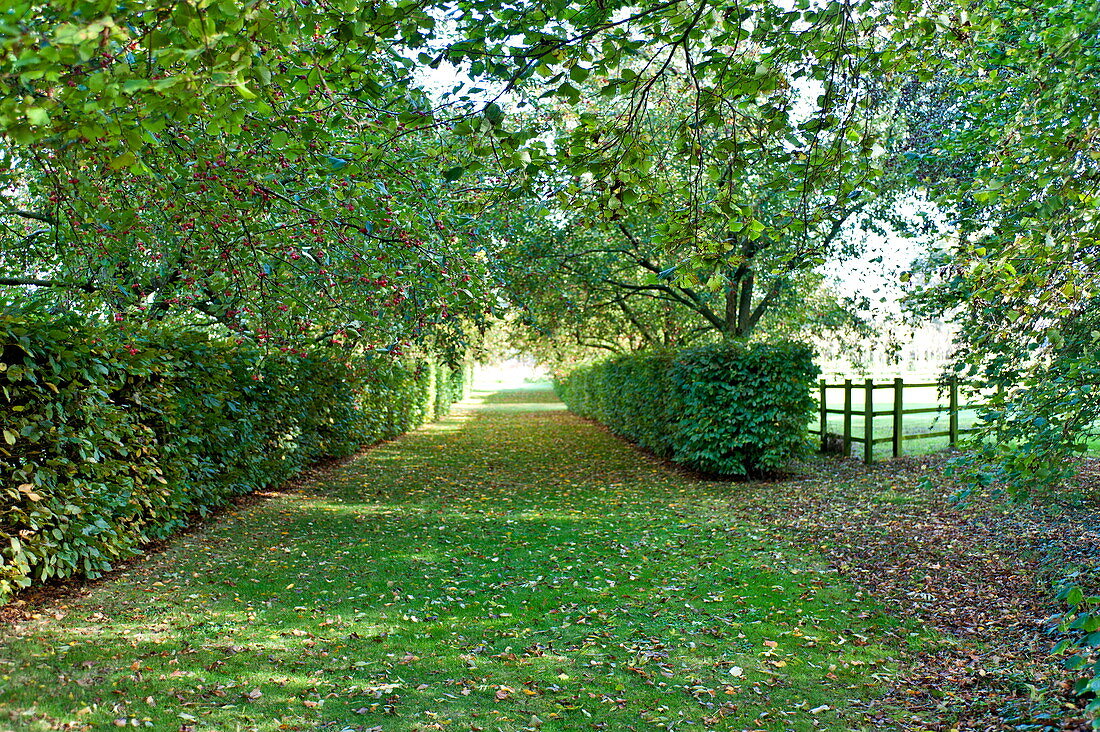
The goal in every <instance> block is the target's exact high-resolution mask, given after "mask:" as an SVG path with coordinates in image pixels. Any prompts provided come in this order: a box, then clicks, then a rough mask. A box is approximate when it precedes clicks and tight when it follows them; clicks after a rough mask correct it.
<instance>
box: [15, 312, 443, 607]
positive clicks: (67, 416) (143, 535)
mask: <svg viewBox="0 0 1100 732" xmlns="http://www.w3.org/2000/svg"><path fill="white" fill-rule="evenodd" d="M111 335H112V334H110V333H109V332H107V331H106V330H105V329H103V328H97V327H94V326H90V325H88V324H87V323H84V322H82V321H81V320H79V319H78V318H76V317H68V318H66V317H62V318H55V319H52V320H51V321H50V322H48V323H46V322H42V321H36V320H33V319H28V318H26V317H23V316H21V315H19V314H14V315H13V314H10V313H9V314H0V346H2V351H0V491H2V494H0V495H2V499H0V511H2V512H0V599H2V598H3V597H4V596H6V595H8V594H10V593H11V592H12V591H14V590H16V589H18V588H21V587H27V586H29V585H31V584H32V583H35V582H40V581H44V580H48V579H51V578H60V577H67V576H71V575H85V576H88V577H95V576H97V575H98V574H100V573H102V572H104V571H106V570H108V569H110V568H111V566H112V563H113V562H115V561H116V560H118V559H120V558H124V557H127V556H131V555H133V554H135V553H137V551H138V549H139V547H140V546H141V545H142V544H144V543H146V542H149V541H151V540H155V539H161V538H164V537H166V536H168V535H169V534H171V533H172V532H173V531H175V530H177V529H179V528H180V527H182V526H184V525H186V524H187V523H188V522H189V521H190V520H191V519H192V518H193V517H194V516H195V515H196V514H198V515H203V514H206V513H208V512H209V511H211V510H212V509H214V508H216V507H218V506H221V505H224V504H225V503H226V502H227V501H228V500H229V499H230V498H231V497H233V496H237V495H242V494H245V493H250V492H252V491H255V490H258V489H262V488H265V487H269V486H274V485H278V484H280V483H282V482H284V481H286V480H287V479H288V478H290V477H292V476H294V475H295V474H296V473H298V472H299V471H300V470H301V469H302V468H304V467H306V466H307V465H309V464H311V463H313V462H316V461H317V460H319V459H322V458H326V457H341V456H346V455H349V454H351V453H352V452H354V451H355V450H356V449H358V448H359V447H360V446H362V445H367V444H372V443H375V442H378V441H380V440H384V439H387V438H390V437H394V436H396V435H398V434H401V433H402V432H405V431H407V430H409V429H411V428H413V427H415V426H417V425H419V424H421V423H423V422H424V421H427V420H430V419H432V418H433V417H435V416H437V415H442V414H444V413H446V411H447V410H448V409H449V408H450V405H451V403H452V402H453V401H455V400H456V399H459V398H461V397H462V394H463V376H464V373H465V372H464V370H463V369H461V368H458V369H451V368H449V367H447V366H438V365H437V364H434V363H432V362H430V361H426V360H419V361H417V360H411V359H405V360H395V359H391V358H390V357H386V356H383V357H378V358H374V359H369V360H367V359H363V360H360V361H355V362H349V361H344V360H339V359H335V358H325V357H322V356H293V355H285V354H282V353H279V352H278V351H276V352H275V353H276V354H277V355H273V354H272V353H270V352H267V351H262V350H260V349H258V348H254V347H248V346H240V345H233V346H230V345H227V344H223V343H219V342H216V341H212V340H210V339H208V338H206V337H204V336H202V335H187V334H181V333H179V332H145V333H140V334H135V333H131V334H128V341H127V343H126V345H125V346H124V347H119V346H118V345H108V344H111V343H117V340H118V339H117V333H116V334H115V337H111Z"/></svg>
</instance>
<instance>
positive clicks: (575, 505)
mask: <svg viewBox="0 0 1100 732" xmlns="http://www.w3.org/2000/svg"><path fill="white" fill-rule="evenodd" d="M745 489H746V486H744V485H739V484H735V483H728V482H718V481H702V480H698V479H695V478H692V477H689V476H686V475H684V474H682V473H679V472H675V471H673V470H670V469H667V468H665V467H664V466H662V465H661V464H659V463H658V462H657V461H655V460H652V459H650V458H648V457H646V456H643V455H641V454H639V453H638V452H636V451H634V450H633V449H631V448H630V447H629V446H627V445H625V444H624V443H622V442H621V441H619V440H617V439H615V438H613V437H611V436H610V435H608V434H606V433H605V432H604V431H602V430H600V429H598V428H597V427H595V426H593V425H591V424H588V423H585V422H583V421H581V420H578V419H576V418H575V417H573V416H572V415H569V414H568V413H566V412H564V411H562V409H561V406H560V404H558V403H557V402H556V400H555V399H554V398H553V396H552V395H551V394H549V392H546V391H532V390H524V391H514V392H507V393H502V394H495V395H488V398H486V399H485V404H484V405H483V406H482V407H480V408H479V409H477V410H475V411H473V412H471V413H469V414H466V415H463V416H459V417H451V418H448V419H446V420H444V421H442V422H440V423H437V424H435V425H431V426H428V427H426V428H423V429H421V430H419V431H418V432H416V433H415V434H412V435H409V436H407V437H405V438H403V439H400V440H397V441H395V442H391V443H388V444H385V445H382V446H379V447H377V448H375V449H373V450H371V451H369V452H367V453H365V454H364V455H363V456H362V457H361V458H360V459H358V460H356V461H355V462H352V463H350V464H348V465H346V466H344V467H342V468H339V469H336V470H334V471H331V472H329V473H327V474H326V475H325V476H324V477H323V478H322V479H321V480H319V481H318V482H316V483H314V484H310V485H307V486H306V487H305V488H304V489H303V490H301V491H299V492H297V493H293V494H289V495H283V496H279V497H276V498H274V499H271V500H266V501H261V502H259V503H256V504H254V505H252V506H250V507H247V508H243V509H241V510H239V511H237V512H229V513H226V514H223V515H222V516H220V517H218V518H217V519H216V520H213V521H210V522H209V523H207V524H206V525H204V526H203V527H202V528H201V529H199V530H197V531H195V532H192V533H190V534H187V535H185V536H183V537H181V538H179V539H178V540H176V541H174V542H172V543H171V544H170V546H169V547H168V548H167V549H166V550H165V551H164V552H163V553H161V554H159V555H156V556H153V557H151V558H149V559H147V560H146V561H144V562H142V563H140V564H139V565H137V566H135V567H133V568H131V569H130V570H128V571H126V572H123V573H120V574H119V575H117V576H116V577H114V578H112V579H110V580H108V581H105V582H102V583H99V584H97V585H95V586H94V587H92V588H91V590H90V592H89V593H87V595H86V596H85V597H82V598H80V599H71V600H68V601H65V603H64V604H59V605H57V606H56V607H47V608H45V609H44V610H43V611H42V613H41V616H40V617H39V618H38V619H36V620H34V621H31V622H29V623H26V624H23V625H21V626H18V627H17V628H16V629H15V630H14V632H9V633H7V634H6V637H5V638H4V639H3V640H2V641H0V728H5V729H6V728H9V727H10V728H12V729H16V730H24V729H26V730H44V729H90V730H100V729H109V728H113V726H115V725H116V724H117V725H127V726H131V727H133V726H137V727H141V728H147V729H156V730H173V731H176V730H196V731H197V730H222V731H227V732H228V731H229V730H316V729H331V730H374V731H375V732H377V731H378V730H385V731H386V732H390V731H397V730H431V729H453V730H478V729H484V730H522V729H542V730H577V729H582V728H583V729H591V728H595V729H608V730H630V729H676V730H682V729H705V728H713V729H726V730H812V729H831V730H840V729H844V730H858V729H863V728H864V726H863V725H864V723H863V722H861V721H859V720H860V719H862V718H863V717H862V715H861V714H860V712H861V711H866V710H867V709H868V708H870V707H872V706H874V705H875V704H876V699H878V698H879V696H880V695H881V694H882V693H883V692H884V691H885V689H886V688H887V687H888V685H889V682H890V679H891V677H892V676H893V675H894V674H895V671H896V662H895V660H894V659H897V658H899V657H900V656H901V655H903V654H904V653H905V652H906V650H907V648H908V646H909V644H914V645H918V644H921V643H924V642H925V641H926V640H927V639H926V638H925V637H924V635H923V634H922V633H920V632H918V631H917V630H915V629H914V628H912V627H910V626H907V625H905V624H903V623H901V622H900V621H898V620H896V619H894V618H892V617H890V616H888V615H886V614H884V613H883V612H881V611H880V609H879V608H877V607H876V606H875V604H874V603H873V602H872V601H870V600H869V599H868V598H866V597H864V596H861V595H860V594H859V593H856V592H855V591H854V590H853V589H852V588H851V586H849V585H848V584H846V583H845V582H844V581H843V580H841V579H840V578H839V577H838V576H837V575H836V574H835V572H833V571H831V570H830V569H828V568H827V566H826V564H825V562H824V561H823V560H822V559H821V557H819V556H818V555H816V554H815V553H814V551H813V548H812V547H810V548H797V552H796V551H795V550H793V549H792V547H790V546H789V545H785V544H776V543H775V540H774V539H770V538H768V537H767V536H765V535H763V534H762V533H758V532H757V531H756V530H755V529H754V527H753V525H752V524H751V522H746V521H745V520H744V519H734V518H731V511H730V507H731V505H733V504H735V503H736V502H737V501H738V495H739V493H740V492H741V491H743V490H745ZM875 711H876V712H879V713H881V712H883V711H884V710H883V709H881V708H880V707H876V708H875ZM887 711H888V710H887ZM872 727H873V728H875V729H883V727H882V726H881V724H880V723H876V724H874V725H872V726H868V727H867V728H868V729H871V728H872Z"/></svg>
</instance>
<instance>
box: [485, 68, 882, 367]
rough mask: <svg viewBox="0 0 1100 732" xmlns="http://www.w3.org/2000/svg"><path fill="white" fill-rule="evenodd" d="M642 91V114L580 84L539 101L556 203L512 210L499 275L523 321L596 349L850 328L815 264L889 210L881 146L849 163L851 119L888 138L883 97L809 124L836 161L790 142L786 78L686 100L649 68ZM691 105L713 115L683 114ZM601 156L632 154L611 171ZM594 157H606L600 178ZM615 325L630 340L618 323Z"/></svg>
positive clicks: (796, 103)
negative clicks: (630, 166) (818, 160)
mask: <svg viewBox="0 0 1100 732" xmlns="http://www.w3.org/2000/svg"><path fill="white" fill-rule="evenodd" d="M851 91H852V93H853V94H866V95H867V96H868V97H870V96H871V94H872V92H873V90H868V89H863V88H856V89H853V90H851ZM650 93H651V94H652V97H653V98H652V99H651V100H650V101H648V102H647V103H646V106H645V108H644V110H640V109H638V108H637V107H633V108H632V107H631V106H630V104H631V102H630V101H629V100H621V99H618V98H616V97H611V98H608V97H607V96H606V95H602V94H600V93H599V90H591V89H589V88H588V87H584V93H583V94H582V96H581V98H580V100H579V101H577V102H575V103H571V104H568V105H561V104H559V105H556V106H555V107H553V108H552V111H553V112H554V113H555V114H554V116H553V117H552V120H551V123H552V124H551V126H550V129H551V130H553V132H554V134H555V136H556V137H555V139H554V142H553V143H552V144H551V145H550V147H551V149H554V150H558V151H561V152H560V155H561V156H562V157H563V165H565V166H566V167H569V166H572V169H573V175H572V176H565V175H562V176H559V177H556V178H555V177H548V178H547V181H546V183H545V185H546V186H547V187H548V188H552V189H556V190H557V191H558V192H559V197H558V199H557V201H558V203H556V204H550V205H549V208H548V209H547V208H543V214H544V215H543V217H542V219H541V220H539V219H533V217H532V215H531V214H530V211H531V210H533V209H535V208H538V207H537V206H535V205H531V206H528V207H526V208H518V209H515V210H514V211H513V212H512V215H511V216H510V219H509V221H508V223H507V225H505V226H504V227H503V231H504V232H505V233H504V234H502V249H503V250H504V251H503V252H502V254H501V257H502V258H506V259H507V261H508V262H509V263H510V264H509V266H510V268H511V270H512V271H513V273H512V276H511V278H510V286H509V287H507V288H506V289H508V290H509V291H510V292H511V293H512V295H513V297H514V298H516V299H517V301H518V302H519V303H521V304H522V305H523V306H524V307H525V308H527V311H528V319H529V320H533V322H534V324H535V325H536V327H537V328H541V329H542V330H543V332H544V333H546V334H548V335H551V336H553V335H556V334H559V333H561V332H563V331H566V332H570V333H571V337H570V340H574V341H576V342H577V343H589V344H591V345H595V347H597V348H603V349H608V350H610V349H618V348H623V347H627V348H629V347H632V346H634V345H637V344H642V345H647V346H650V347H652V346H665V347H668V346H672V345H684V344H687V343H690V342H691V341H693V340H695V339H698V338H700V337H709V336H717V337H723V338H732V339H744V338H749V337H751V336H752V335H753V334H754V333H755V332H756V331H757V330H758V328H760V327H761V326H766V330H767V331H768V332H770V333H772V334H773V335H774V334H776V333H777V332H779V331H783V330H786V331H787V332H791V331H794V332H804V330H805V328H806V327H808V326H812V327H816V328H821V327H827V328H840V329H843V328H844V327H848V326H852V325H854V324H855V322H856V321H855V319H854V318H853V317H852V315H851V314H850V313H845V311H844V308H843V307H842V306H841V304H840V303H838V302H837V301H836V299H835V298H829V297H828V296H827V295H826V294H825V291H824V289H823V285H822V277H821V276H820V275H819V274H817V273H816V272H815V269H816V268H817V267H818V266H819V265H820V264H822V263H823V262H825V261H826V260H827V259H830V258H835V257H844V256H853V255H854V254H855V253H857V252H858V251H859V248H860V247H859V243H858V241H857V239H858V237H857V236H853V234H854V233H856V231H857V228H858V225H859V224H863V225H867V224H868V223H869V222H870V220H871V218H872V217H875V216H878V217H884V216H885V215H886V214H887V213H888V212H889V207H890V205H891V201H892V199H891V198H890V197H889V195H886V194H887V192H892V189H891V188H890V186H891V185H896V184H897V182H898V179H897V177H896V176H894V175H893V172H892V171H891V170H890V166H889V165H888V161H889V160H890V158H889V156H888V152H887V148H882V149H876V150H873V151H872V153H869V154H868V157H867V158H864V159H862V160H861V161H859V156H858V153H857V151H855V150H852V149H849V148H848V145H849V144H850V140H851V139H853V138H854V139H856V140H862V138H860V136H859V135H858V134H856V132H855V130H857V129H859V130H865V129H879V128H881V130H882V131H881V132H879V133H876V134H877V135H878V137H877V138H876V139H880V140H882V142H883V143H886V144H888V143H889V129H888V127H889V125H890V122H891V117H890V115H891V109H892V108H891V105H890V100H889V99H888V98H887V97H886V96H885V95H881V94H878V100H877V101H876V102H875V103H874V104H872V103H871V101H870V100H868V101H867V103H866V104H865V105H864V106H863V107H862V108H861V110H860V112H859V113H858V114H857V113H856V112H855V111H853V112H852V116H851V118H850V119H849V120H848V123H847V127H846V128H845V129H844V130H841V131H840V132H839V133H821V134H822V136H823V139H827V140H828V145H829V146H831V147H832V148H833V151H834V155H835V157H834V158H833V160H834V162H837V163H838V167H836V168H835V169H826V166H825V164H824V163H822V168H821V169H816V168H814V169H808V168H807V167H806V165H805V155H804V154H803V153H801V152H800V151H799V149H798V148H797V147H794V146H793V143H792V141H797V140H798V139H799V136H800V135H801V134H804V130H803V129H802V124H803V122H804V120H803V119H802V118H801V117H799V116H798V110H799V107H800V105H802V104H803V103H804V102H805V101H806V94H805V90H800V89H798V88H795V86H794V85H793V84H792V82H791V79H788V78H786V77H783V76H780V77H779V78H778V79H777V80H773V82H772V86H771V87H770V91H768V92H767V93H763V92H758V93H757V94H756V96H755V97H754V98H752V99H751V100H739V101H738V103H737V104H736V106H734V105H733V104H732V103H730V100H725V99H722V98H719V97H718V96H717V95H712V96H710V97H705V98H703V97H700V96H699V93H698V90H696V89H695V88H694V87H693V85H692V84H691V83H690V82H688V81H685V80H684V79H683V78H682V76H681V75H679V74H676V75H669V76H668V77H666V78H655V79H652V80H651V81H650ZM874 93H876V94H877V92H874ZM700 104H705V105H709V106H707V109H711V111H712V112H713V114H712V115H711V116H710V117H709V118H708V119H707V120H706V121H705V122H698V123H696V122H693V121H692V120H693V119H696V118H700V117H701V116H702V115H704V114H705V112H704V111H701V110H700V109H698V105H700ZM685 110H686V111H685ZM693 115H694V116H693ZM693 128H694V129H693ZM704 128H705V129H704ZM700 129H702V130H703V132H702V133H700V132H699V130H700ZM834 134H842V135H847V138H848V139H849V142H845V141H843V140H836V139H833V135H834ZM604 139H608V140H614V141H616V142H615V145H616V147H615V148H614V152H613V153H610V152H605V153H604V155H603V157H601V155H600V154H599V153H598V152H596V153H594V152H590V151H591V150H592V149H593V146H594V143H595V142H597V141H599V140H604ZM737 140H749V141H751V145H752V146H753V153H754V154H753V155H752V156H751V157H747V158H745V159H740V160H739V159H738V158H737V157H736V155H731V154H730V152H731V150H736V149H739V146H741V145H748V144H750V143H748V142H745V143H737V144H736V145H732V146H731V141H737ZM822 144H825V143H822ZM609 156H610V158H614V157H615V156H619V157H625V156H634V157H635V159H637V160H639V161H642V163H641V166H640V168H639V169H638V170H635V171H629V170H622V169H620V168H615V167H614V165H615V162H614V159H608V158H609ZM576 158H583V160H582V161H581V162H579V163H578V162H576ZM845 160H848V161H849V164H843V163H842V161H845ZM596 165H601V166H606V167H604V168H603V170H604V172H605V176H604V177H603V178H596V175H595V173H593V172H591V170H592V168H593V166H596ZM805 175H812V179H811V180H806V179H804V178H802V177H800V176H805ZM627 181H629V182H627ZM746 221H747V222H748V223H747V224H746ZM517 272H518V273H526V275H527V276H521V275H519V274H517ZM535 310H537V311H539V312H538V314H537V315H536V314H535V312H534V311H535ZM563 326H564V327H563ZM586 330H587V332H585V331H586ZM624 332H629V333H631V334H632V335H631V337H629V338H623V337H621V335H616V334H622V333H624Z"/></svg>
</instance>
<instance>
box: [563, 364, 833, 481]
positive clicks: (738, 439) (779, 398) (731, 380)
mask: <svg viewBox="0 0 1100 732" xmlns="http://www.w3.org/2000/svg"><path fill="white" fill-rule="evenodd" d="M818 373H819V371H818V368H817V366H815V365H814V362H813V351H812V350H811V349H810V348H809V347H808V346H805V345H802V344H798V343H777V344H762V343H761V344H748V345H746V344H714V345H708V346H703V347H699V348H691V349H687V350H683V351H680V352H677V353H656V354H654V353H640V354H631V355H627V356H620V357H618V358H613V359H611V360H607V361H601V362H599V363H596V364H592V365H588V366H582V367H580V368H577V369H574V370H572V371H570V372H569V373H567V374H565V375H563V376H559V377H558V378H557V379H556V380H555V388H556V389H557V392H558V395H559V396H560V397H561V399H562V401H564V402H565V404H566V406H568V407H569V409H570V410H572V411H573V412H575V413H577V414H579V415H581V416H583V417H588V418H590V419H595V420H597V421H598V422H602V423H603V424H605V425H607V426H608V427H609V428H610V429H611V430H612V431H613V432H615V433H617V434H619V435H622V436H623V437H625V438H627V439H629V440H631V441H633V442H636V443H637V444H639V445H641V446H642V447H644V448H646V449H648V450H650V451H652V452H654V453H656V454H658V455H661V456H662V457H668V458H671V459H672V460H674V461H675V462H678V463H681V464H683V465H687V466H689V467H692V468H695V469H698V470H702V471H705V472H708V473H713V474H716V475H724V476H745V475H758V474H764V473H770V472H774V471H778V470H782V469H783V468H784V467H785V466H786V465H787V464H788V463H789V462H790V461H791V460H792V459H793V458H795V457H797V456H798V455H799V454H800V453H801V451H802V450H803V449H804V447H805V446H806V444H807V434H806V429H807V425H808V424H809V421H810V419H811V417H812V415H813V413H814V400H813V396H812V387H813V383H814V379H815V378H816V377H817V375H818Z"/></svg>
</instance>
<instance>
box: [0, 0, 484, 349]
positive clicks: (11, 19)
mask: <svg viewBox="0 0 1100 732" xmlns="http://www.w3.org/2000/svg"><path fill="white" fill-rule="evenodd" d="M430 10H431V7H430V6H429V5H427V4H423V5H405V6H403V7H402V8H401V9H398V8H388V7H385V6H382V7H373V6H372V7H362V8H360V7H358V6H347V7H335V6H328V5H325V6H321V5H306V6H303V5H301V4H300V3H296V2H274V3H269V2H268V3H245V4H240V3H222V4H215V5H208V4H206V3H197V2H182V3H177V4H176V5H175V6H173V9H172V10H171V11H170V12H168V11H165V10H163V9H162V6H160V5H157V4H150V3H142V2H138V3H130V4H128V5H127V6H125V7H124V8H120V7H119V6H117V4H115V3H107V2H96V1H90V2H53V3H33V2H30V3H23V4H19V5H16V6H13V7H10V8H8V9H7V10H6V11H5V13H4V15H3V16H2V17H3V21H4V22H3V23H2V24H0V46H2V47H3V49H4V51H5V53H4V54H3V55H0V77H2V78H3V79H4V82H5V83H6V84H7V86H8V87H9V88H11V89H13V90H17V91H18V93H16V94H10V95H6V96H5V97H4V99H3V100H2V101H0V135H2V136H3V138H2V139H3V143H2V145H3V146H2V149H3V155H4V164H3V168H2V175H3V181H2V183H3V185H2V186H0V190H2V191H3V193H2V194H0V196H2V198H3V200H2V201H0V226H2V229H0V285H2V286H5V287H6V288H7V293H8V298H9V299H16V300H25V299H27V298H28V297H39V298H46V299H48V300H50V301H51V302H54V303H56V306H57V307H71V306H79V307H80V308H81V309H84V310H88V311H91V312H98V313H100V314H102V315H103V316H104V317H111V318H113V319H116V320H119V321H123V322H125V321H130V320H133V319H142V318H156V319H165V318H178V319H180V320H181V322H186V323H190V324H201V325H206V326H208V325H211V324H214V325H216V327H222V328H225V329H228V330H229V331H231V332H235V333H237V334H238V335H239V336H241V337H249V338H253V339H257V340H261V341H264V340H270V339H272V338H277V339H278V340H280V341H283V342H285V343H287V344H294V343H301V342H303V341H313V340H318V339H332V338H336V339H338V340H339V339H345V338H353V337H356V338H359V337H361V338H363V339H364V340H366V341H368V342H370V343H373V344H376V345H392V344H394V343H397V342H398V341H400V340H402V339H408V338H415V337H418V336H420V335H423V334H425V333H427V332H428V331H431V330H435V331H437V332H442V333H446V332H448V331H451V332H453V331H455V330H456V329H455V327H453V324H455V323H457V322H459V319H458V318H456V317H455V315H456V314H458V313H461V314H465V315H467V316H469V317H478V316H479V315H480V314H481V312H482V310H483V306H482V304H481V302H482V297H481V295H482V294H483V289H482V288H483V284H484V282H485V279H484V265H483V262H482V261H481V260H479V259H478V257H477V256H476V253H477V251H478V250H479V247H478V244H477V241H476V240H473V239H472V238H471V232H472V228H471V225H470V219H469V214H470V208H469V205H468V204H470V203H471V200H470V196H468V195H466V194H465V192H460V191H459V189H458V187H457V185H456V184H455V183H454V182H452V181H451V180H448V178H447V176H446V175H443V174H442V173H441V171H443V170H446V169H448V168H453V167H454V164H455V163H456V162H458V161H459V160H460V159H462V158H463V157H464V156H466V155H467V153H464V152H463V150H462V149H456V148H455V147H454V146H452V145H451V142H452V141H453V140H454V138H453V137H452V136H450V135H449V134H448V131H447V129H446V126H445V124H444V122H443V121H442V120H440V119H437V118H436V117H435V116H434V115H433V112H434V109H433V106H432V103H431V102H430V100H429V99H428V98H427V97H426V96H425V95H424V94H422V93H420V92H418V90H417V89H416V87H415V85H414V84H413V82H412V75H411V69H412V68H413V64H414V62H413V61H412V60H411V59H409V58H408V57H407V55H403V54H407V53H408V52H410V51H413V50H415V48H416V47H417V46H418V45H421V44H422V43H423V42H424V41H425V40H426V38H427V34H429V33H430V32H431V28H432V26H433V24H434V22H435V21H434V18H433V15H432V14H431V12H430ZM474 203H476V201H474ZM32 291H34V292H36V293H37V294H32Z"/></svg>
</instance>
